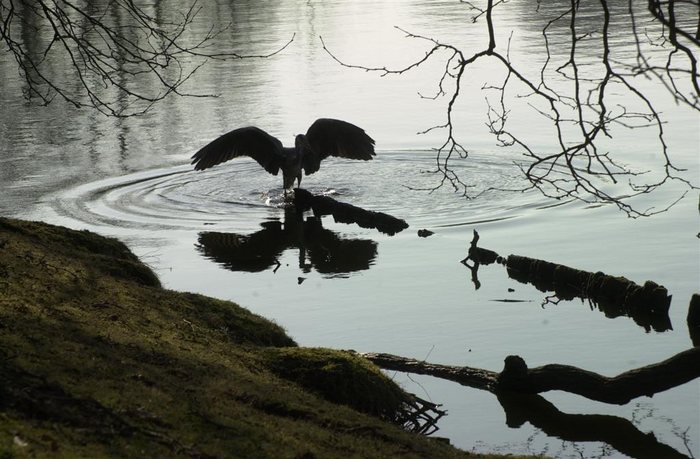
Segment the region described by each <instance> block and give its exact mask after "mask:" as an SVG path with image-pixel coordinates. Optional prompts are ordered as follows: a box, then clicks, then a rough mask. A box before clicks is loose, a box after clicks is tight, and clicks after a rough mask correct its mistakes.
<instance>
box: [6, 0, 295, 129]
mask: <svg viewBox="0 0 700 459" xmlns="http://www.w3.org/2000/svg"><path fill="white" fill-rule="evenodd" d="M200 10H201V7H200V6H198V4H197V0H194V1H193V3H192V4H191V5H190V6H189V7H187V8H185V9H184V10H183V11H182V12H180V13H179V19H176V20H168V19H163V18H156V17H154V16H152V15H151V14H149V13H148V12H147V11H145V10H144V9H143V8H142V7H140V6H138V5H137V4H135V3H134V2H133V1H132V0H112V1H110V2H107V4H106V6H105V7H104V10H99V9H98V7H97V6H95V5H94V4H92V3H88V4H84V3H77V2H73V1H70V0H36V1H29V0H2V2H0V38H1V39H2V41H3V42H4V44H5V46H6V47H7V50H8V51H9V52H10V53H12V55H13V57H14V59H15V61H16V62H17V66H18V68H19V71H20V74H21V75H22V76H23V79H24V95H25V97H26V98H27V99H29V100H38V101H39V102H40V103H42V104H45V105H46V104H49V103H51V102H52V101H53V100H54V99H55V98H56V97H58V98H59V99H63V100H64V101H66V102H68V103H69V104H71V105H73V106H75V107H86V106H87V107H93V108H95V109H97V110H98V111H99V112H101V113H103V114H105V115H108V116H115V117H126V116H133V115H140V114H143V113H145V112H146V111H148V110H149V109H150V108H151V107H152V106H153V104H155V103H157V102H159V101H161V100H163V99H165V98H166V97H168V96H169V95H171V94H176V95H180V96H196V97H202V96H211V95H210V94H191V93H187V92H183V86H184V85H185V83H186V82H187V81H189V80H190V78H192V76H194V75H195V73H196V72H197V71H198V70H199V69H200V68H202V66H203V65H204V64H205V63H206V62H207V61H208V60H209V59H243V58H265V57H270V56H272V55H274V54H276V53H278V52H280V51H281V50H283V49H284V48H286V47H287V46H288V45H289V43H291V41H292V40H293V39H294V37H292V38H291V39H290V40H289V42H287V43H286V44H284V45H282V46H281V47H280V48H279V49H277V50H274V51H271V52H270V53H268V54H263V55H242V54H238V53H236V52H214V51H211V50H210V45H211V44H212V42H213V40H215V39H216V38H217V37H218V36H219V34H220V33H221V32H223V30H214V29H213V28H210V29H209V30H208V31H206V33H205V34H204V35H203V36H202V37H199V38H198V39H195V40H192V39H187V38H185V33H186V32H187V31H188V30H189V29H190V28H191V27H192V25H193V23H194V20H195V18H196V16H197V14H198V13H199V12H200ZM224 30H225V29H224ZM63 61H68V62H69V63H70V65H71V67H72V69H73V71H74V72H75V78H74V79H71V81H69V82H66V81H63V80H62V79H61V78H60V77H59V76H57V75H56V74H55V72H54V71H53V69H52V66H53V65H54V64H56V63H59V62H63ZM76 82H77V87H75V84H74V83H76ZM144 82H148V83H151V84H143V83H144Z"/></svg>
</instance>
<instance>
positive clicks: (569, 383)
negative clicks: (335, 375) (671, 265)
mask: <svg viewBox="0 0 700 459" xmlns="http://www.w3.org/2000/svg"><path fill="white" fill-rule="evenodd" d="M362 356H363V357H365V358H366V359H368V360H370V361H371V362H373V363H374V364H375V365H377V366H379V367H380V368H383V369H385V370H393V371H404V372H408V373H417V374H425V375H430V376H435V377H437V378H441V379H447V380H449V381H454V382H456V383H459V384H461V385H463V386H468V387H473V388H476V389H482V390H487V391H489V392H492V393H495V394H498V393H501V392H514V393H520V394H537V393H541V392H547V391H551V390H562V391H566V392H569V393H572V394H577V395H581V396H583V397H586V398H588V399H591V400H596V401H599V402H604V403H611V404H616V405H624V404H626V403H628V402H629V401H630V400H632V399H635V398H637V397H641V396H647V397H651V396H653V395H654V394H657V393H659V392H663V391H665V390H668V389H670V388H672V387H676V386H680V385H681V384H685V383H687V382H689V381H692V380H693V379H696V378H698V377H700V348H697V347H695V348H691V349H688V350H686V351H683V352H681V353H679V354H676V355H674V356H673V357H670V358H668V359H666V360H664V361H663V362H659V363H655V364H651V365H647V366H644V367H640V368H636V369H634V370H630V371H626V372H624V373H621V374H619V375H617V376H614V377H607V376H603V375H600V374H598V373H594V372H592V371H587V370H583V369H581V368H577V367H574V366H570V365H560V364H551V365H544V366H542V367H537V368H531V369H530V368H528V367H527V364H526V363H525V361H524V360H523V359H522V357H520V356H517V355H510V356H508V357H506V359H505V364H504V368H503V371H501V372H500V373H496V372H493V371H489V370H483V369H480V368H471V367H466V366H463V367H460V366H453V365H439V364H432V363H428V362H425V361H420V360H416V359H411V358H406V357H401V356H397V355H391V354H376V353H367V354H362Z"/></svg>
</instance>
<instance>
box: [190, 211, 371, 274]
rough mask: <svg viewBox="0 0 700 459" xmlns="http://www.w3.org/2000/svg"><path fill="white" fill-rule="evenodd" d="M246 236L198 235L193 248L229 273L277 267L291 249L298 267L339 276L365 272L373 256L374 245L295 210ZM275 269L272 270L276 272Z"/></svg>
mask: <svg viewBox="0 0 700 459" xmlns="http://www.w3.org/2000/svg"><path fill="white" fill-rule="evenodd" d="M261 226H262V227H263V229H261V230H259V231H257V232H255V233H252V234H249V235H240V234H233V233H218V232H202V233H199V238H198V239H199V240H198V244H197V249H198V250H199V251H200V252H201V253H202V254H203V255H204V256H205V257H206V258H209V259H211V260H214V261H215V262H217V263H220V264H222V265H223V266H225V267H226V268H227V269H230V270H231V271H248V272H260V271H264V270H266V269H268V268H271V267H272V266H275V265H277V267H279V266H280V262H279V257H280V256H281V255H282V253H283V252H284V251H285V250H287V249H291V248H297V249H298V250H299V268H300V269H301V270H302V271H304V272H309V271H310V270H311V269H312V268H313V269H315V270H316V271H318V272H319V273H321V274H329V275H343V274H347V273H350V272H354V271H361V270H365V269H369V267H370V266H371V265H372V263H373V262H374V259H375V257H376V256H377V243H376V242H374V241H372V240H369V239H349V238H344V237H341V236H340V235H339V234H337V233H335V232H333V231H331V230H328V229H325V228H323V226H322V225H321V220H320V219H319V218H314V217H310V218H308V219H306V220H304V219H303V217H302V215H301V214H298V213H297V212H296V210H295V209H293V208H288V209H285V213H284V223H282V222H280V221H269V222H265V223H263V224H262V225H261ZM276 269H277V268H275V270H276Z"/></svg>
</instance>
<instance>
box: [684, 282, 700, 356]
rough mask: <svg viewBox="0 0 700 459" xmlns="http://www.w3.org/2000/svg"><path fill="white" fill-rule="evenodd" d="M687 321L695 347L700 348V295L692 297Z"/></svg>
mask: <svg viewBox="0 0 700 459" xmlns="http://www.w3.org/2000/svg"><path fill="white" fill-rule="evenodd" d="M687 321H688V331H689V332H690V340H691V341H692V342H693V346H700V294H697V293H695V294H693V296H692V297H690V305H689V306H688V319H687Z"/></svg>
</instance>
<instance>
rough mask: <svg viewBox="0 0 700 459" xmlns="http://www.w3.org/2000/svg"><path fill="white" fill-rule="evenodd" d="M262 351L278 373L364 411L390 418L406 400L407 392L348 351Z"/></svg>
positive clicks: (335, 400) (270, 365) (331, 398)
mask: <svg viewBox="0 0 700 459" xmlns="http://www.w3.org/2000/svg"><path fill="white" fill-rule="evenodd" d="M263 355H264V357H265V359H266V363H267V365H268V366H269V367H270V368H271V369H272V371H273V372H274V373H275V374H277V375H278V376H280V377H282V378H285V379H289V380H291V381H294V382H296V383H298V384H300V385H301V386H302V387H304V388H306V389H308V390H310V391H312V392H314V393H316V394H318V395H320V396H322V397H323V398H325V399H326V400H330V401H332V402H334V403H340V404H342V405H347V406H350V407H352V408H354V409H356V410H358V411H361V412H363V413H368V414H371V415H374V416H379V417H381V418H384V419H387V420H393V419H395V418H396V417H397V415H398V413H399V411H400V410H401V408H402V406H403V404H404V403H405V402H406V401H407V397H406V393H405V392H403V391H402V390H401V389H399V387H398V386H397V385H396V384H395V383H394V382H393V381H391V380H390V379H389V378H387V377H386V376H384V374H383V373H381V372H380V371H379V369H378V368H377V367H376V366H374V365H372V364H370V363H369V362H368V361H367V360H365V359H362V358H360V357H358V356H356V355H354V354H353V353H351V352H343V351H335V350H330V349H308V348H287V349H272V348H270V349H265V350H264V351H263Z"/></svg>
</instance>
